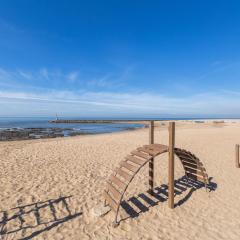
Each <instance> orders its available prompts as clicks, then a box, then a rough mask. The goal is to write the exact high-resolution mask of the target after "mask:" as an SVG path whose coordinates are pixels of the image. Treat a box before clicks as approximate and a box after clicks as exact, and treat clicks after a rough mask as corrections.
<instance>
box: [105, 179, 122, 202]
mask: <svg viewBox="0 0 240 240" xmlns="http://www.w3.org/2000/svg"><path fill="white" fill-rule="evenodd" d="M107 190H108V191H109V192H110V193H111V195H112V196H113V199H114V200H115V202H117V203H118V202H119V201H120V199H121V196H122V194H121V193H120V192H119V191H118V190H117V189H116V188H115V187H114V186H113V185H112V184H111V183H109V182H108V183H107Z"/></svg>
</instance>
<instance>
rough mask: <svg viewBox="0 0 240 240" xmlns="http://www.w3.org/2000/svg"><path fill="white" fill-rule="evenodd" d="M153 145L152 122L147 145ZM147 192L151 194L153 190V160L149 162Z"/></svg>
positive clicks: (152, 122) (151, 122)
mask: <svg viewBox="0 0 240 240" xmlns="http://www.w3.org/2000/svg"><path fill="white" fill-rule="evenodd" d="M153 143H154V121H150V125H149V144H153ZM148 173H149V181H148V182H149V191H150V192H153V188H154V158H151V159H150V161H149V172H148Z"/></svg>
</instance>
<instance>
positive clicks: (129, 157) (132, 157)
mask: <svg viewBox="0 0 240 240" xmlns="http://www.w3.org/2000/svg"><path fill="white" fill-rule="evenodd" d="M126 159H127V160H129V161H130V162H133V163H135V164H138V165H142V164H144V163H145V162H147V160H146V159H142V158H138V157H134V156H131V155H128V156H127V157H126Z"/></svg>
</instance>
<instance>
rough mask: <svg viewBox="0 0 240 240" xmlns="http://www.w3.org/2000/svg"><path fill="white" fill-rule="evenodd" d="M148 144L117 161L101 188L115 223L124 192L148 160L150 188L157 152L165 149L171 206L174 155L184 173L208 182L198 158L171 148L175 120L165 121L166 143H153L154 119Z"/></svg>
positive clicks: (172, 198)
mask: <svg viewBox="0 0 240 240" xmlns="http://www.w3.org/2000/svg"><path fill="white" fill-rule="evenodd" d="M149 133H150V136H149V145H144V146H142V147H139V148H137V149H135V150H134V151H132V152H131V153H130V154H129V155H128V156H126V157H125V159H124V160H123V161H122V162H120V164H119V167H118V168H116V169H115V171H114V172H113V174H112V175H111V176H110V178H109V180H108V181H107V188H106V190H105V191H104V198H105V203H106V204H108V205H109V206H110V208H111V210H113V211H114V212H115V214H116V215H115V220H114V225H115V226H117V225H118V221H117V217H118V212H119V208H120V204H121V202H122V199H123V196H124V193H125V192H126V190H127V188H128V186H129V184H130V183H131V181H132V180H133V178H134V176H135V175H136V174H137V173H138V172H139V171H140V169H141V168H143V167H144V166H145V165H146V164H147V163H149V190H150V192H152V191H153V187H154V158H155V157H156V156H158V155H160V154H163V153H166V152H168V159H169V160H168V206H169V208H174V155H176V156H177V157H178V158H179V160H180V161H181V163H182V166H183V169H184V171H185V175H186V177H188V178H191V179H194V180H197V181H200V182H202V183H204V184H205V186H207V184H209V180H208V175H207V173H206V169H205V168H204V167H203V164H202V163H201V162H200V160H199V159H198V158H197V157H196V156H195V155H194V154H192V153H190V152H188V151H186V150H184V149H180V148H176V147H174V141H175V123H174V122H170V124H169V146H166V145H163V144H154V122H153V121H151V123H150V127H149Z"/></svg>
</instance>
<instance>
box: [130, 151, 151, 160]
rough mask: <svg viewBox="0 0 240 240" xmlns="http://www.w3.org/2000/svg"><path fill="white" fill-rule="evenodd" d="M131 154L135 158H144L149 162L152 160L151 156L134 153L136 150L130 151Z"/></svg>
mask: <svg viewBox="0 0 240 240" xmlns="http://www.w3.org/2000/svg"><path fill="white" fill-rule="evenodd" d="M131 154H133V155H135V156H138V157H141V158H144V159H147V160H150V159H151V158H152V156H150V155H149V154H146V153H143V152H139V151H136V150H135V151H132V152H131Z"/></svg>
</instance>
